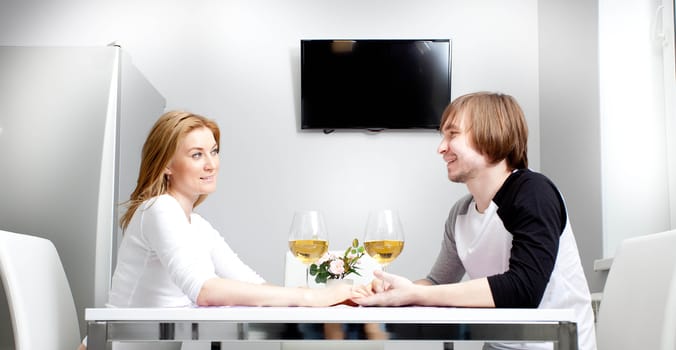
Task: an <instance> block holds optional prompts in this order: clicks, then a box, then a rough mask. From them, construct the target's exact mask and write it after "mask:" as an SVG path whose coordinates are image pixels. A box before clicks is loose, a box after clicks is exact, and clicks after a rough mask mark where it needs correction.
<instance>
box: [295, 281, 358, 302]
mask: <svg viewBox="0 0 676 350" xmlns="http://www.w3.org/2000/svg"><path fill="white" fill-rule="evenodd" d="M365 290H366V288H363V287H360V286H352V285H349V284H336V285H332V286H326V288H304V289H303V291H304V292H305V297H304V301H305V302H304V303H303V305H301V306H333V305H338V304H347V305H350V300H352V299H354V298H357V297H362V296H366V295H367V293H366V292H365ZM353 305H354V304H353Z"/></svg>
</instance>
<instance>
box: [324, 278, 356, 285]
mask: <svg viewBox="0 0 676 350" xmlns="http://www.w3.org/2000/svg"><path fill="white" fill-rule="evenodd" d="M338 284H348V285H353V284H354V280H351V279H349V278H344V279H340V280H337V279H329V280H326V285H327V286H333V285H338Z"/></svg>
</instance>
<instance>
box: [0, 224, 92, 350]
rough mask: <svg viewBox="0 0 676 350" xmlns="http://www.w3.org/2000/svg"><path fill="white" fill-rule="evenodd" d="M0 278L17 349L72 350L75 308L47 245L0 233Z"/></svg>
mask: <svg viewBox="0 0 676 350" xmlns="http://www.w3.org/2000/svg"><path fill="white" fill-rule="evenodd" d="M0 278H1V279H2V284H3V287H4V289H5V294H6V295H7V304H8V306H9V312H10V318H11V320H12V329H13V331H14V342H15V345H16V346H15V349H16V350H38V349H40V350H45V349H47V350H48V349H77V347H78V345H79V344H80V340H81V339H80V329H79V324H78V318H77V312H76V311H75V303H74V302H73V296H72V294H71V291H70V286H69V285H68V280H67V278H66V273H65V272H64V270H63V266H62V265H61V260H60V259H59V255H58V253H57V252H56V248H55V247H54V244H52V242H51V241H49V240H47V239H43V238H39V237H34V236H30V235H24V234H17V233H12V232H7V231H1V230H0Z"/></svg>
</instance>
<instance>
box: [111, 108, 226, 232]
mask: <svg viewBox="0 0 676 350" xmlns="http://www.w3.org/2000/svg"><path fill="white" fill-rule="evenodd" d="M198 128H208V129H209V130H211V132H212V133H213V134H214V139H215V140H216V145H217V147H220V137H221V131H220V129H219V128H218V125H217V124H216V122H214V121H213V120H211V119H208V118H205V117H203V116H201V115H197V114H192V113H189V112H184V111H170V112H167V113H164V114H163V115H161V116H160V118H159V119H157V121H156V122H155V125H153V127H152V129H150V133H149V134H148V137H147V138H146V142H145V143H144V144H143V152H142V154H141V167H140V168H139V173H138V180H137V181H136V189H135V190H134V192H132V194H131V196H130V198H129V200H128V201H127V202H125V204H126V206H127V211H126V212H125V213H124V215H123V216H122V218H121V219H120V227H122V230H123V231H125V230H126V229H127V226H128V225H129V222H130V221H131V218H132V217H133V216H134V213H135V212H136V209H138V207H139V205H141V203H143V202H144V201H146V200H148V199H150V198H153V197H157V196H159V195H161V194H165V193H167V178H166V176H165V169H166V167H167V166H168V165H169V162H170V161H171V159H172V158H173V157H174V154H175V153H176V150H177V148H178V145H179V144H180V143H181V141H183V139H184V138H185V136H186V135H187V134H188V133H189V132H191V131H193V130H195V129H198ZM206 197H207V195H206V194H203V195H200V196H199V198H198V199H197V201H195V204H194V205H193V207H196V206H198V205H199V204H200V203H202V202H203V201H204V199H206Z"/></svg>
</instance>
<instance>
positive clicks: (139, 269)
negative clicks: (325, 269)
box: [109, 111, 352, 307]
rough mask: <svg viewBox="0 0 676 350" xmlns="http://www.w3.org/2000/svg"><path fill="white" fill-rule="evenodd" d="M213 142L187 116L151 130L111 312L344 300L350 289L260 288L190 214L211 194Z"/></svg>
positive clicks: (206, 128)
mask: <svg viewBox="0 0 676 350" xmlns="http://www.w3.org/2000/svg"><path fill="white" fill-rule="evenodd" d="M219 139H220V130H219V128H218V126H217V125H216V123H215V122H214V121H212V120H209V119H207V118H204V117H202V116H199V115H195V114H191V113H188V112H181V111H172V112H168V113H165V114H164V115H162V116H161V117H160V118H159V120H157V122H156V123H155V125H154V126H153V128H152V129H151V131H150V134H149V135H148V138H147V140H146V142H145V144H144V146H143V153H142V159H141V168H140V171H139V177H138V181H137V186H136V189H135V190H134V192H133V193H132V195H131V198H130V200H129V202H128V209H127V212H126V213H125V214H124V215H123V216H122V219H121V220H120V224H121V226H122V229H123V232H124V238H123V240H122V244H121V246H120V250H119V255H118V261H117V267H116V269H115V273H114V275H113V281H112V289H111V292H110V298H109V304H110V306H113V307H158V306H163V307H173V306H188V305H191V304H197V305H200V306H208V305H251V306H253V305H260V306H329V305H333V304H337V303H340V302H342V301H344V300H346V299H349V298H350V297H351V296H352V294H351V289H350V288H349V287H347V288H329V289H325V290H315V289H300V288H284V287H279V286H272V285H267V284H263V283H264V280H263V279H262V278H261V277H260V276H258V274H256V273H255V272H254V271H253V270H252V269H251V268H249V267H248V266H247V265H245V264H244V263H243V262H242V261H241V260H240V259H239V258H238V257H237V255H236V254H235V253H234V252H233V251H232V250H231V249H230V247H229V246H228V245H227V243H225V241H224V240H223V238H222V237H221V235H220V234H219V233H218V232H217V231H216V230H214V229H213V228H212V227H211V225H210V224H209V223H208V222H207V221H206V220H204V219H203V218H202V217H201V216H199V215H198V214H196V213H194V212H193V208H195V207H196V206H197V205H199V204H200V203H202V202H203V201H204V199H205V198H206V197H207V195H208V194H210V193H212V192H214V191H215V190H216V182H217V177H218V170H219V162H220V161H219V156H218V151H219V144H220V141H219Z"/></svg>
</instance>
